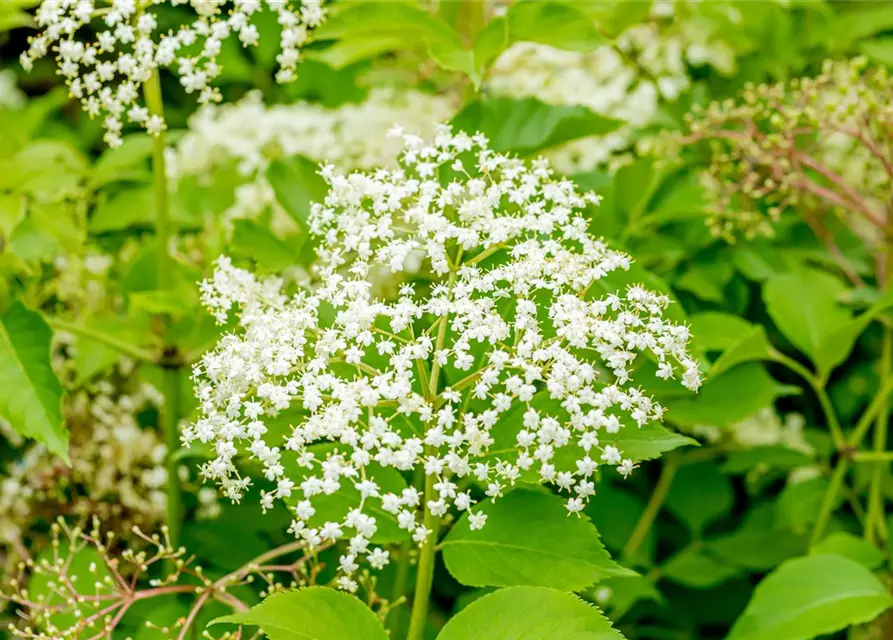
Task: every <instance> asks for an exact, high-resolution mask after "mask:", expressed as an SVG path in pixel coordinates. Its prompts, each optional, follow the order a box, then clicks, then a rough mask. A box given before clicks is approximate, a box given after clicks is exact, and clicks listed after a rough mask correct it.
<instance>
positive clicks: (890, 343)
mask: <svg viewBox="0 0 893 640" xmlns="http://www.w3.org/2000/svg"><path fill="white" fill-rule="evenodd" d="M891 369H893V331H891V330H890V329H889V328H887V327H884V330H883V342H882V344H881V362H880V380H881V387H882V388H883V387H885V386H887V385H888V384H889V383H890V380H891V379H893V371H891ZM881 398H882V399H881V402H880V404H879V405H878V410H877V418H876V420H875V425H874V434H873V438H872V445H873V446H872V449H873V451H874V453H875V454H883V453H888V452H887V451H885V450H886V448H887V427H888V422H889V419H890V401H889V397H888V396H887V395H886V394H884V395H881ZM887 464H889V461H884V460H878V461H877V462H876V463H875V465H874V469H872V470H871V483H870V484H869V487H868V515H867V517H866V518H865V537H866V539H867V540H868V541H869V542H875V541H876V538H875V533H877V534H878V537H879V538H880V540H881V541H883V540H886V539H887V523H886V522H885V521H884V496H883V493H882V491H881V484H882V482H883V479H884V468H885V467H886V466H887ZM875 528H876V529H875Z"/></svg>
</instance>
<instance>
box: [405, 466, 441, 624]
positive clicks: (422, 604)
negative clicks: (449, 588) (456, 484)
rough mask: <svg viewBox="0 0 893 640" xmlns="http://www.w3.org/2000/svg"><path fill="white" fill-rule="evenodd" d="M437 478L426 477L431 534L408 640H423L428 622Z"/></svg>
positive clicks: (422, 553)
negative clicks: (432, 508)
mask: <svg viewBox="0 0 893 640" xmlns="http://www.w3.org/2000/svg"><path fill="white" fill-rule="evenodd" d="M435 480H436V478H435V477H434V476H431V475H429V476H425V517H424V521H423V523H424V525H425V527H426V528H427V529H429V530H430V532H431V533H429V534H428V538H427V540H425V544H424V545H422V549H421V551H420V552H419V567H418V574H417V575H416V581H415V591H414V592H413V595H412V613H411V614H410V618H409V632H408V633H407V634H406V640H422V638H423V637H424V634H425V623H426V622H427V620H428V602H429V600H430V599H431V586H432V584H433V583H434V556H435V554H436V552H437V531H438V529H439V528H440V518H438V517H437V516H435V515H434V514H432V513H431V510H430V509H428V501H429V500H436V499H437V490H436V489H435V488H434V484H435Z"/></svg>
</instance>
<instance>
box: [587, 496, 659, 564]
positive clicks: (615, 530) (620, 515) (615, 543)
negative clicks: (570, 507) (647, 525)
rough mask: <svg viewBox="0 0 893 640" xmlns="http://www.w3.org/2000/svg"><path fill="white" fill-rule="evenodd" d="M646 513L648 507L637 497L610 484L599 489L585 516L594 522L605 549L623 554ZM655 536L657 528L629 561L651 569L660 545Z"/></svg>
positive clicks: (648, 535) (651, 530) (646, 537)
mask: <svg viewBox="0 0 893 640" xmlns="http://www.w3.org/2000/svg"><path fill="white" fill-rule="evenodd" d="M644 510H645V503H644V502H642V500H640V499H639V498H638V497H637V496H635V495H633V494H632V493H630V492H628V491H624V490H623V489H620V488H619V487H615V486H611V485H607V484H606V485H604V486H600V487H599V488H598V491H596V492H595V495H594V496H592V498H591V499H590V501H589V504H588V505H586V508H585V509H584V513H585V514H586V515H588V516H589V517H590V518H591V519H592V522H593V524H595V527H596V528H597V529H598V532H599V535H600V536H601V537H602V540H604V542H605V546H607V547H608V548H609V549H611V550H612V551H614V552H617V553H619V552H621V551H623V547H624V546H626V543H627V541H628V540H629V537H630V535H632V533H633V531H634V530H635V528H636V525H637V524H638V523H639V520H640V519H641V517H642V512H643V511H644ZM655 533H656V532H655V531H654V529H653V528H652V529H650V530H649V531H648V534H647V535H646V536H645V539H644V540H643V541H642V544H640V545H639V548H638V549H637V550H636V553H635V555H634V556H633V557H632V558H630V559H629V560H630V561H631V562H633V563H635V564H636V566H640V565H641V566H650V565H651V563H652V560H653V558H654V548H655V545H656V543H657V536H656V535H655Z"/></svg>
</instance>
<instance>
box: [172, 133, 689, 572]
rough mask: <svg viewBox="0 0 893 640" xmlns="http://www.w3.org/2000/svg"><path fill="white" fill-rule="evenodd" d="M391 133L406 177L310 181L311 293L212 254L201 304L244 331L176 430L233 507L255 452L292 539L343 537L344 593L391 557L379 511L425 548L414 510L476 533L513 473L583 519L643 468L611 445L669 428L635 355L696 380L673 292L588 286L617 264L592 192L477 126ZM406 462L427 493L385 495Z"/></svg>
mask: <svg viewBox="0 0 893 640" xmlns="http://www.w3.org/2000/svg"><path fill="white" fill-rule="evenodd" d="M394 133H395V134H396V135H398V136H399V137H400V139H402V142H403V145H404V151H403V153H402V154H401V157H400V162H399V167H398V168H396V169H391V170H388V169H379V170H377V171H373V172H354V173H350V174H343V173H339V172H338V171H336V170H335V169H334V168H333V167H331V166H326V167H324V168H323V170H322V175H323V177H324V178H325V180H326V181H327V182H328V184H329V187H330V191H329V194H328V196H327V197H326V200H325V203H322V204H316V205H314V207H313V211H312V214H311V230H312V231H313V233H315V234H316V235H317V236H318V237H319V238H320V239H321V245H320V247H319V249H318V254H319V258H320V265H319V266H318V275H319V277H320V281H321V284H320V286H319V287H318V288H317V289H316V290H314V291H312V292H310V291H299V292H297V293H294V294H291V295H289V294H288V293H286V292H285V291H284V289H283V286H282V282H281V281H279V280H277V279H266V280H257V279H256V278H255V277H254V276H253V275H252V274H251V273H249V272H246V271H243V270H240V269H237V268H235V267H233V265H232V264H231V263H230V262H229V260H227V259H226V258H222V259H221V260H219V262H218V265H217V270H216V272H215V274H214V277H213V279H212V280H210V281H206V282H205V283H203V285H202V289H203V298H204V302H205V303H206V305H207V306H208V307H209V308H210V309H211V310H212V311H213V312H214V313H215V314H216V315H217V317H218V319H219V320H221V321H223V320H225V319H226V317H227V314H228V311H229V310H230V308H231V307H232V306H233V305H237V306H238V309H239V310H238V319H239V325H240V328H239V330H238V332H236V333H234V334H229V335H227V336H225V337H224V338H223V339H222V340H221V341H220V343H219V344H218V345H217V348H216V349H214V350H213V351H211V352H209V353H208V354H206V355H205V356H204V357H203V359H202V360H201V362H200V363H199V364H198V365H197V366H196V368H195V380H196V389H197V396H198V399H199V403H200V409H201V412H202V417H201V418H200V419H199V420H198V421H197V422H196V423H195V424H194V425H191V426H190V427H188V428H187V429H186V430H185V432H184V434H183V436H184V442H185V443H186V444H187V445H188V444H190V443H192V442H195V441H200V442H203V443H210V444H212V445H213V446H214V448H215V451H216V457H215V458H214V459H213V460H211V461H209V462H208V463H206V464H205V465H204V467H203V469H202V471H203V473H204V475H205V476H206V477H208V478H210V479H213V480H215V481H216V482H218V483H219V484H220V485H221V486H222V487H223V490H224V492H225V493H226V494H228V495H229V496H230V497H231V498H232V499H235V500H238V499H240V498H241V497H242V495H243V492H244V491H245V489H246V488H247V486H248V485H249V482H250V481H249V479H248V478H243V477H241V476H240V475H239V472H238V470H237V467H236V457H237V455H239V454H240V453H242V452H245V451H247V452H248V453H249V454H250V457H252V458H255V459H257V460H258V461H260V463H261V464H262V465H263V469H264V474H265V475H266V477H267V479H268V480H269V481H271V482H272V483H274V487H275V488H274V489H273V490H271V491H268V492H262V504H263V505H264V506H265V507H270V506H272V504H273V501H274V500H276V499H281V500H285V501H287V503H288V504H290V505H291V506H292V508H293V510H294V514H295V519H294V522H293V524H292V529H291V530H292V531H293V532H294V534H295V535H296V536H298V537H300V538H302V539H304V540H306V541H307V543H308V544H309V545H311V546H314V545H319V544H321V543H323V542H325V541H333V540H335V539H338V538H341V537H350V543H349V547H348V549H347V551H346V552H345V554H344V555H343V556H342V558H341V569H342V573H343V575H342V578H341V585H342V586H343V587H345V588H348V589H350V588H353V587H355V583H354V582H353V580H352V579H351V577H350V576H351V574H352V573H353V571H354V570H355V569H356V568H357V566H358V564H357V562H358V560H359V558H360V556H366V558H367V560H368V562H369V563H370V564H371V565H372V566H373V567H380V566H382V565H383V564H384V563H385V562H387V552H386V551H384V550H382V549H379V548H372V547H370V539H371V538H372V537H373V536H374V535H375V533H376V531H377V530H378V526H379V523H378V520H377V518H376V517H375V516H373V515H370V512H371V509H370V506H374V507H375V508H376V510H377V512H378V513H382V512H384V513H387V514H390V516H391V517H393V518H394V519H395V520H396V523H397V525H398V526H399V527H401V528H402V529H405V530H407V531H408V532H409V533H410V534H411V535H412V537H413V539H414V540H415V541H417V542H419V543H422V542H424V541H425V540H426V539H427V537H428V536H429V535H431V534H432V531H430V530H429V529H428V528H427V527H425V526H424V525H423V524H421V523H420V521H419V519H418V509H419V508H420V506H421V507H424V508H426V509H427V511H428V512H429V513H431V514H433V515H434V516H443V515H445V514H446V513H447V512H448V510H450V509H451V508H455V509H456V510H458V511H460V512H468V514H469V522H470V525H471V527H472V528H473V529H476V528H480V527H482V526H483V525H484V523H485V521H486V515H485V514H484V513H483V512H481V511H478V510H475V508H474V507H475V499H474V498H473V497H472V493H471V492H470V491H468V483H469V482H473V483H476V484H477V485H478V486H480V487H481V488H482V489H483V491H484V492H485V493H486V495H487V496H489V497H492V498H497V497H499V496H501V495H502V494H503V492H504V491H505V490H506V489H507V488H508V487H510V486H512V485H513V484H514V483H515V482H517V481H518V480H519V479H521V478H522V476H526V477H527V478H528V479H531V480H533V481H536V480H537V479H539V480H540V481H543V482H549V483H554V485H556V486H557V487H558V488H559V489H560V490H561V491H564V492H566V493H568V494H569V498H568V501H567V509H568V511H569V512H572V513H575V512H579V511H581V510H582V509H583V507H584V505H585V503H586V502H587V501H588V499H589V497H590V496H591V495H593V494H594V492H595V484H594V481H595V475H596V471H597V469H598V468H599V466H600V465H606V466H615V467H617V469H618V471H619V472H620V473H621V474H623V475H627V474H629V473H630V472H631V471H632V469H633V467H634V466H635V463H634V461H633V460H630V459H626V458H624V457H623V455H622V452H621V451H619V450H618V448H617V447H616V446H614V445H613V444H610V443H611V442H613V441H614V440H613V438H614V434H617V433H618V432H619V431H620V430H621V429H637V428H638V427H641V426H642V425H645V424H647V423H649V422H651V421H655V420H660V419H661V417H662V414H663V409H662V408H661V407H660V406H659V405H658V404H657V403H655V402H654V401H653V400H652V399H651V398H650V397H648V396H647V395H645V394H644V393H643V392H641V391H640V390H639V389H638V388H636V387H635V386H633V385H632V384H631V382H630V375H631V366H632V363H633V361H634V360H635V359H636V357H637V354H640V353H642V352H648V353H649V357H651V358H653V359H654V360H655V361H656V362H657V363H658V366H659V369H658V374H659V375H660V376H661V377H664V378H672V377H674V376H675V375H677V374H678V373H680V372H681V374H682V379H683V382H684V384H685V385H686V386H687V387H689V388H691V389H695V388H697V387H698V386H699V384H700V380H699V373H698V369H697V366H696V364H695V362H694V361H693V360H692V359H691V358H690V357H689V355H688V354H687V353H686V344H687V340H688V337H689V336H688V329H687V328H686V327H684V326H680V325H676V324H673V323H671V322H669V321H667V320H666V319H665V318H664V317H663V310H664V308H665V307H666V306H667V304H668V303H669V301H668V299H667V298H666V297H663V296H660V295H656V294H654V293H651V292H649V291H646V290H645V289H643V288H642V287H639V286H633V287H629V288H628V289H627V290H626V291H625V292H623V291H621V292H615V291H613V290H612V291H611V292H610V293H607V294H604V295H600V294H598V293H596V292H597V291H599V289H600V286H601V285H602V283H600V282H599V281H600V280H602V279H603V278H606V277H607V276H608V275H609V274H610V273H611V272H612V271H615V270H623V269H625V268H627V267H628V265H629V258H628V256H626V255H624V254H622V253H618V252H615V251H612V250H610V249H609V248H608V247H606V246H605V245H604V244H603V243H602V242H600V241H598V240H595V239H593V238H591V237H590V236H589V235H588V232H587V221H586V219H585V218H584V217H583V215H581V214H580V213H578V212H579V211H580V210H581V209H582V208H583V207H584V206H585V205H586V204H587V203H588V202H593V201H597V197H596V196H594V195H592V194H587V195H580V194H578V193H577V192H576V191H575V189H574V186H573V183H571V182H570V181H567V180H558V179H556V178H555V177H554V176H553V173H552V171H551V169H550V168H549V167H548V165H547V164H546V163H545V161H542V160H539V161H537V162H535V163H534V164H533V165H528V164H525V163H524V162H522V161H520V160H518V159H514V158H510V157H507V156H505V155H501V154H498V153H495V152H493V151H491V150H489V149H488V148H487V140H486V138H485V137H484V136H482V135H480V134H477V135H475V136H469V135H466V134H464V133H453V132H452V131H451V130H450V128H449V127H447V126H441V127H440V128H439V129H438V132H437V134H436V136H435V138H434V140H433V143H431V144H426V143H425V142H423V139H422V138H420V137H418V136H415V135H404V134H403V133H402V130H399V128H398V129H397V130H396V131H395V132H394ZM419 252H420V253H421V254H422V255H423V256H424V258H423V270H424V271H425V279H424V280H423V281H420V282H418V283H416V285H415V286H414V285H412V284H405V285H403V287H402V288H401V290H400V292H399V295H398V297H397V299H396V300H387V301H386V300H382V299H379V298H376V297H374V296H373V295H372V293H371V285H370V283H369V280H368V276H369V274H370V273H371V272H372V271H374V270H375V269H376V268H378V267H380V266H382V265H383V266H385V267H387V268H389V269H390V270H391V271H393V272H398V271H400V270H402V269H403V268H404V264H405V263H406V262H407V261H408V260H416V259H417V258H416V257H414V254H417V253H419ZM286 410H289V411H296V412H297V413H296V414H295V419H294V420H293V421H292V423H291V425H290V428H289V430H288V431H287V432H286V433H285V434H284V435H283V434H282V433H281V431H280V432H279V435H278V440H277V436H275V435H274V431H275V430H271V429H270V428H269V427H268V424H267V423H268V422H269V419H270V418H271V417H275V416H277V415H279V414H280V413H281V412H284V411H286ZM633 423H634V424H633ZM286 454H288V455H289V457H290V458H291V459H290V460H286V458H285V456H286ZM418 468H421V469H423V470H424V474H425V475H426V476H427V477H428V479H429V480H428V483H427V487H426V491H425V494H424V496H422V495H420V492H419V491H418V490H417V489H414V488H406V489H402V490H391V489H390V488H386V487H385V486H383V482H382V481H383V478H384V476H383V470H397V471H399V472H410V471H413V470H415V469H418ZM391 473H393V472H392V471H391ZM344 491H352V492H354V493H353V494H352V495H355V496H356V500H355V504H356V505H357V506H356V507H355V508H349V509H346V513H345V514H344V517H343V519H340V520H325V521H319V517H317V518H314V517H315V516H317V507H318V506H319V504H318V502H317V501H318V500H324V499H325V498H326V497H327V496H331V495H332V494H335V493H338V492H344ZM330 513H331V511H330V510H328V509H327V510H326V511H325V515H328V514H330ZM321 515H322V514H321Z"/></svg>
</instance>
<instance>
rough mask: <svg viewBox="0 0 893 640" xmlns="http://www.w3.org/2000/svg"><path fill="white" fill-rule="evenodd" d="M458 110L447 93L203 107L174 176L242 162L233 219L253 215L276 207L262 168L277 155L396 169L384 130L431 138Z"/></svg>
mask: <svg viewBox="0 0 893 640" xmlns="http://www.w3.org/2000/svg"><path fill="white" fill-rule="evenodd" d="M454 113H455V106H454V105H453V104H452V103H451V101H450V100H449V99H448V98H447V97H444V96H439V95H435V94H431V93H423V92H421V91H410V90H408V91H398V90H395V89H392V88H376V89H373V90H372V91H370V93H369V95H368V97H367V98H366V99H365V100H364V101H363V102H360V103H356V104H353V103H350V104H345V105H342V106H340V107H338V108H336V109H327V108H325V107H323V106H321V105H319V104H313V103H307V102H298V103H295V104H289V105H274V106H270V107H268V106H265V105H264V103H263V101H262V97H261V94H260V93H259V92H252V93H250V94H248V95H247V96H245V97H244V98H243V99H242V100H240V101H239V102H235V103H229V104H224V105H220V106H218V105H206V106H204V107H202V108H201V109H199V111H198V112H197V113H196V114H195V115H193V117H192V118H191V119H190V121H189V130H188V131H187V133H186V134H185V135H184V136H183V137H182V138H181V139H180V141H179V142H178V144H177V146H176V148H175V149H172V150H171V151H170V153H169V156H168V172H169V174H170V177H171V179H173V180H177V179H181V178H182V177H184V176H200V177H203V176H206V175H208V174H210V173H211V172H212V171H213V169H214V168H215V167H219V166H221V165H225V164H227V163H233V162H235V163H237V164H238V170H239V173H240V174H241V175H243V176H244V181H243V182H242V183H240V184H237V185H233V188H234V191H235V204H233V206H232V207H231V208H230V209H229V210H228V211H227V212H226V215H227V217H229V218H251V217H255V216H256V215H258V214H260V213H261V212H262V211H264V210H265V209H266V208H267V207H276V206H277V203H276V195H275V193H274V192H273V188H272V187H271V186H270V183H269V182H268V181H267V179H266V176H265V171H266V169H267V167H268V166H269V164H270V162H271V160H272V159H273V158H276V157H283V156H284V157H290V156H294V155H298V154H300V155H304V156H307V157H308V158H310V159H312V160H316V161H317V162H327V163H331V164H333V165H335V166H336V167H338V168H339V169H342V170H352V169H371V168H373V167H392V166H394V165H395V164H396V162H397V156H398V155H399V153H400V150H401V144H400V142H399V141H398V140H394V139H392V138H388V136H387V132H388V129H390V128H391V127H392V126H393V125H394V123H395V122H396V123H399V124H401V125H403V126H405V127H407V128H408V129H410V130H413V131H418V132H419V133H420V135H425V136H430V135H433V134H434V127H435V124H434V123H437V122H442V121H444V120H448V119H449V118H450V117H451V116H452V115H453V114H454Z"/></svg>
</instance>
